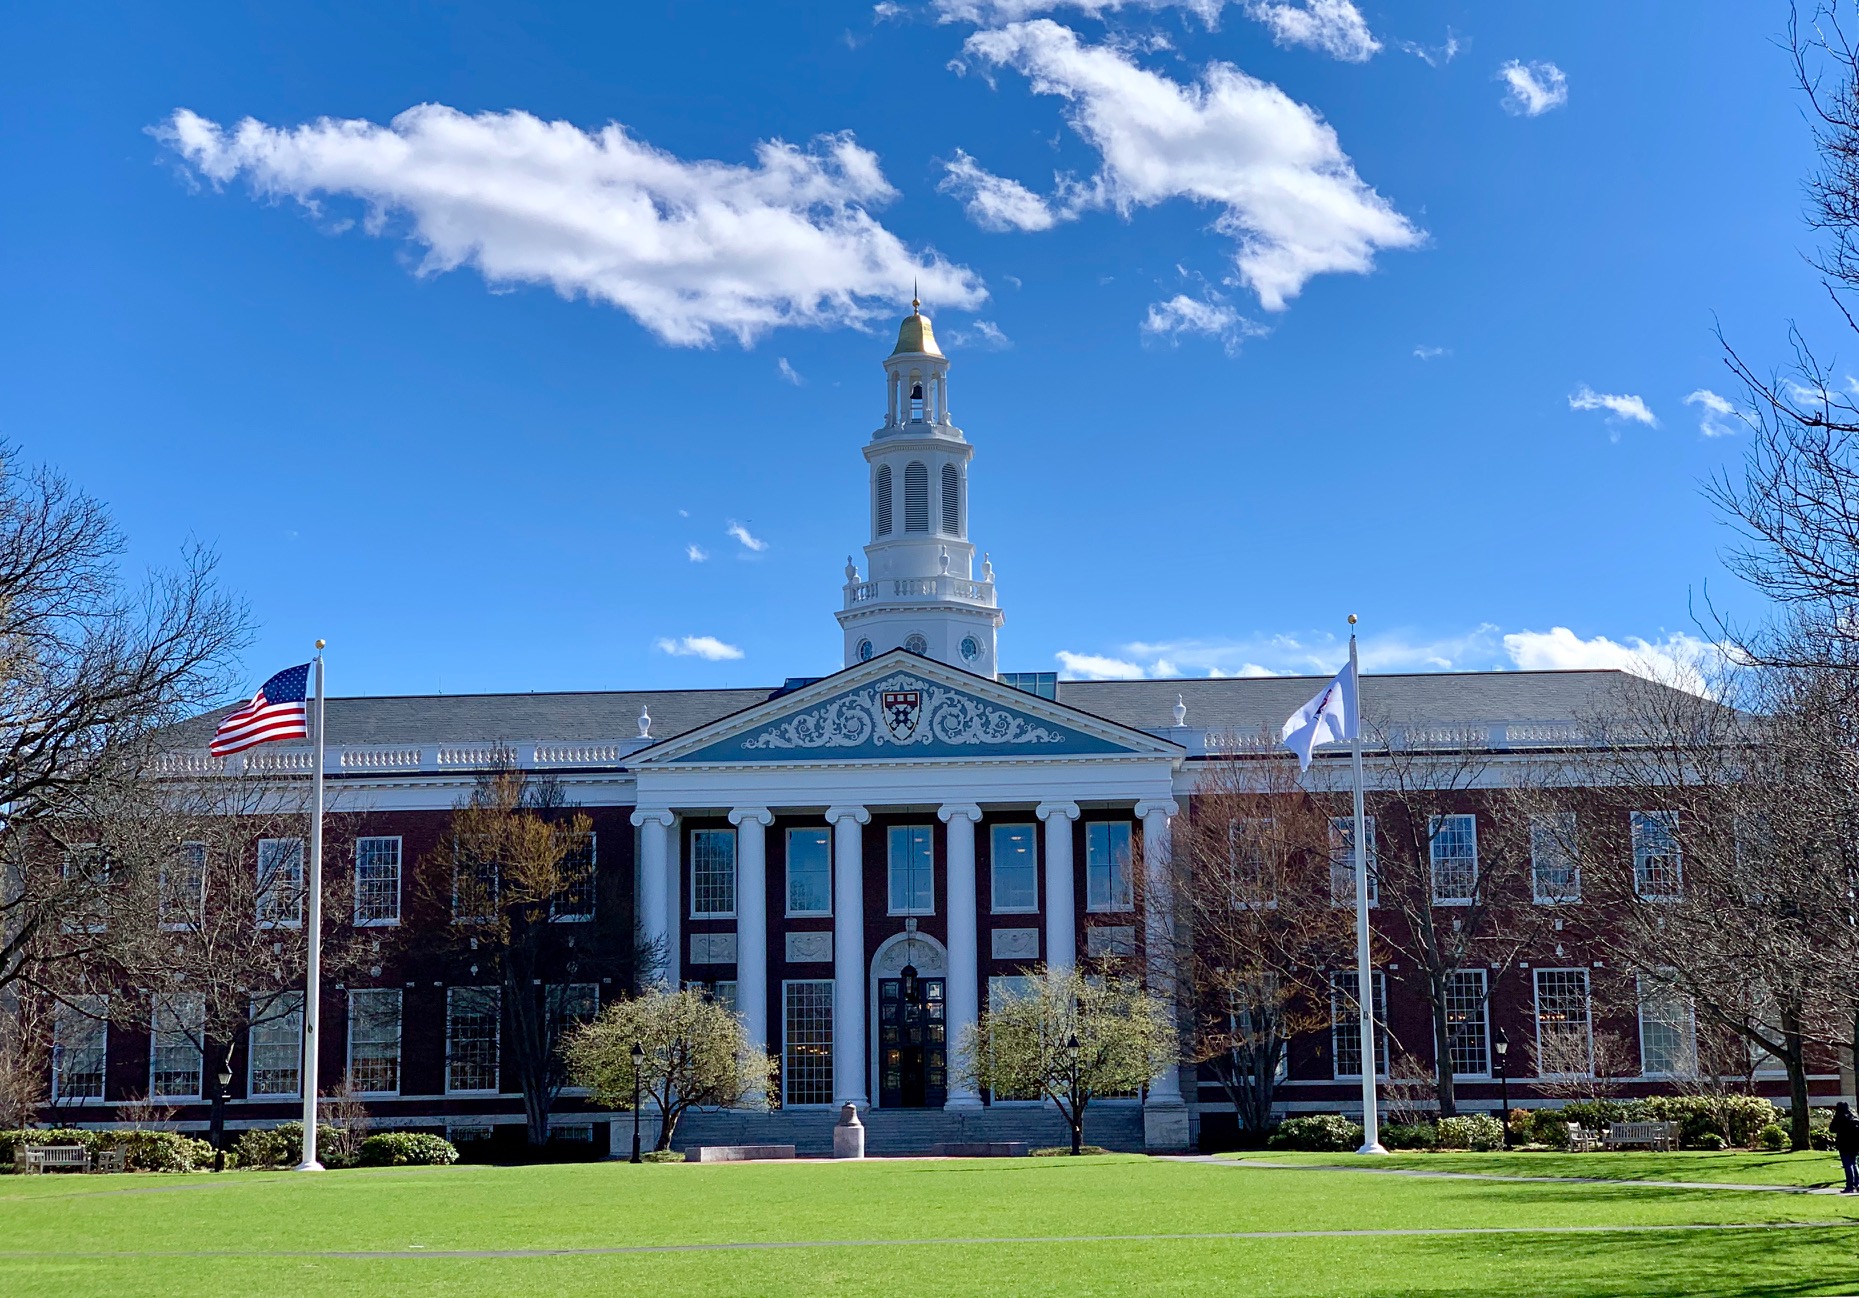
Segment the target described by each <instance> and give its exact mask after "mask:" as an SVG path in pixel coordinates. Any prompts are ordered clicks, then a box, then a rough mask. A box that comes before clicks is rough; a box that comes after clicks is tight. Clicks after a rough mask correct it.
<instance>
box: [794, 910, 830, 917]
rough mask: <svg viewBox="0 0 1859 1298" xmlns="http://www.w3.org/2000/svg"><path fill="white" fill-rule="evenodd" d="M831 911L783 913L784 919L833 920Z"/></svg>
mask: <svg viewBox="0 0 1859 1298" xmlns="http://www.w3.org/2000/svg"><path fill="white" fill-rule="evenodd" d="M832 917H833V912H832V911H830V910H789V911H783V912H782V913H781V918H782V919H831V918H832Z"/></svg>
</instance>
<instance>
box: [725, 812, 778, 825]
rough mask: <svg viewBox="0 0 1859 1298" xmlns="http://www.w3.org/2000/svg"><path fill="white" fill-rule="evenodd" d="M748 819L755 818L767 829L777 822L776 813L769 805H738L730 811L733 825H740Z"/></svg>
mask: <svg viewBox="0 0 1859 1298" xmlns="http://www.w3.org/2000/svg"><path fill="white" fill-rule="evenodd" d="M746 820H753V821H754V822H755V823H756V824H758V825H760V826H761V827H762V828H764V829H766V828H768V826H770V825H772V824H774V823H775V813H774V812H772V811H770V810H769V809H768V808H767V807H737V808H736V809H735V810H734V811H732V812H730V813H729V823H730V824H732V825H740V824H742V823H743V822H744V821H746Z"/></svg>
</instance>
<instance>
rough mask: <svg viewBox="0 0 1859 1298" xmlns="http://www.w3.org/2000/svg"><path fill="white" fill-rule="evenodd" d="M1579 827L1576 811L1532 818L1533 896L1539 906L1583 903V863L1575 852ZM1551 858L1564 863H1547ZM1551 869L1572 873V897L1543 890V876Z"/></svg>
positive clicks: (1531, 865) (1531, 882)
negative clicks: (1575, 841) (1557, 858)
mask: <svg viewBox="0 0 1859 1298" xmlns="http://www.w3.org/2000/svg"><path fill="white" fill-rule="evenodd" d="M1551 822H1554V823H1551ZM1576 827H1577V822H1576V819H1575V813H1574V812H1572V811H1550V812H1545V813H1543V814H1541V815H1537V816H1532V817H1530V896H1531V898H1532V899H1533V900H1534V901H1535V902H1536V904H1537V905H1539V906H1571V905H1574V904H1575V903H1577V902H1579V901H1580V900H1581V859H1580V858H1579V857H1578V856H1576V855H1575V852H1574V851H1573V850H1572V848H1571V844H1572V843H1573V842H1574V839H1575V834H1576ZM1551 854H1553V855H1555V856H1559V857H1562V858H1563V859H1562V860H1559V861H1553V862H1552V861H1546V860H1545V859H1544V858H1545V857H1546V856H1549V855H1551ZM1551 869H1554V870H1562V869H1566V870H1567V871H1568V876H1569V881H1570V890H1569V892H1568V893H1566V894H1561V893H1549V892H1545V891H1544V890H1543V876H1544V874H1545V872H1546V871H1547V870H1551Z"/></svg>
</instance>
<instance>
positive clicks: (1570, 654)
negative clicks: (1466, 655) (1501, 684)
mask: <svg viewBox="0 0 1859 1298" xmlns="http://www.w3.org/2000/svg"><path fill="white" fill-rule="evenodd" d="M1504 650H1505V652H1506V653H1508V654H1509V655H1510V659H1511V662H1512V663H1513V664H1514V665H1515V666H1517V667H1519V668H1522V669H1524V670H1526V671H1544V670H1548V671H1571V670H1578V669H1585V670H1606V669H1613V670H1617V671H1625V672H1633V673H1634V674H1635V675H1639V676H1649V677H1651V678H1653V679H1655V680H1662V681H1665V682H1667V683H1668V684H1688V685H1691V686H1692V687H1693V688H1695V687H1696V685H1697V684H1698V682H1697V678H1698V677H1699V676H1701V675H1706V674H1708V673H1709V672H1711V671H1712V670H1714V669H1715V668H1717V667H1718V666H1720V665H1721V664H1722V663H1723V661H1724V656H1725V653H1726V651H1727V646H1725V645H1720V644H1713V643H1712V642H1711V641H1709V640H1705V639H1703V638H1701V637H1699V636H1695V635H1692V634H1690V633H1689V632H1686V631H1672V632H1668V633H1666V634H1665V635H1664V636H1662V637H1661V638H1659V639H1656V640H1645V639H1641V638H1640V637H1638V636H1628V637H1626V638H1624V639H1622V640H1613V639H1610V638H1608V637H1607V636H1604V635H1596V636H1590V637H1588V638H1586V639H1583V638H1582V637H1581V636H1578V635H1576V634H1575V633H1574V632H1573V631H1571V630H1569V629H1568V628H1567V627H1565V626H1558V627H1551V628H1550V629H1549V630H1547V631H1515V632H1512V633H1511V634H1509V635H1507V636H1505V637H1504Z"/></svg>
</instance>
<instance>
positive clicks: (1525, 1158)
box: [1223, 1151, 1841, 1188]
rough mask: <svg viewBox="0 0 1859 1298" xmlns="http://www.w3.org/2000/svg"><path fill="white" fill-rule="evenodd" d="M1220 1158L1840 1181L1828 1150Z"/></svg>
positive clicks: (1577, 1174) (1643, 1177) (1656, 1177)
mask: <svg viewBox="0 0 1859 1298" xmlns="http://www.w3.org/2000/svg"><path fill="white" fill-rule="evenodd" d="M1223 1157H1227V1158H1232V1159H1234V1160H1236V1161H1240V1162H1259V1163H1289V1164H1292V1165H1294V1166H1322V1167H1369V1168H1375V1167H1380V1168H1402V1169H1406V1170H1410V1171H1422V1172H1464V1173H1472V1174H1476V1175H1489V1176H1557V1177H1570V1178H1582V1177H1604V1178H1607V1179H1609V1180H1620V1181H1692V1182H1696V1181H1710V1182H1716V1183H1718V1184H1720V1185H1784V1186H1786V1185H1792V1186H1798V1187H1801V1188H1814V1187H1822V1188H1824V1187H1833V1188H1838V1187H1839V1185H1840V1183H1841V1182H1840V1164H1839V1160H1838V1159H1837V1158H1836V1157H1835V1156H1834V1155H1832V1154H1826V1153H1812V1154H1805V1153H1804V1154H1751V1153H1745V1152H1742V1151H1737V1152H1734V1153H1724V1154H1705V1153H1694V1152H1690V1151H1680V1152H1676V1153H1669V1154H1662V1153H1625V1154H1592V1153H1590V1154H1557V1153H1547V1152H1541V1153H1539V1152H1535V1151H1531V1152H1527V1153H1522V1152H1520V1153H1508V1154H1449V1153H1444V1154H1388V1155H1376V1156H1373V1157H1362V1156H1360V1155H1357V1154H1293V1153H1282V1154H1281V1153H1277V1152H1271V1153H1252V1154H1230V1155H1223Z"/></svg>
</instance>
